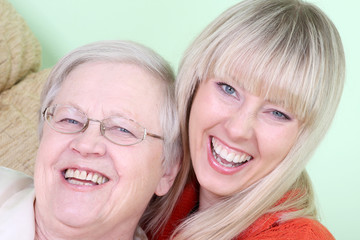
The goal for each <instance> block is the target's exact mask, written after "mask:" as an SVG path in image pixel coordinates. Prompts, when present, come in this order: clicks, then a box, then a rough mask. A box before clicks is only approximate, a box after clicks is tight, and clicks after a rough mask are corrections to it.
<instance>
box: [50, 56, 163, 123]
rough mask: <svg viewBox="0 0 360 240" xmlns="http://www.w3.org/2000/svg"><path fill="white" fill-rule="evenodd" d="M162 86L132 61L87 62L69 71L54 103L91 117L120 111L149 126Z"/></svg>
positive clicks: (154, 115)
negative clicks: (77, 109)
mask: <svg viewBox="0 0 360 240" xmlns="http://www.w3.org/2000/svg"><path fill="white" fill-rule="evenodd" d="M164 87H165V86H164V84H163V83H162V82H161V80H159V79H156V78H154V77H153V76H152V75H151V74H150V73H148V72H147V71H145V70H143V69H142V68H140V67H138V66H136V65H134V64H127V63H114V62H88V63H84V64H81V65H79V66H78V67H76V68H75V69H74V70H73V71H72V72H70V74H69V75H68V76H67V77H66V79H65V80H64V82H63V84H62V86H61V88H60V90H59V92H58V94H57V95H56V97H55V99H54V103H59V104H68V105H75V106H78V107H80V108H81V110H82V111H84V112H85V113H87V114H88V115H90V116H91V117H94V118H95V117H96V118H103V117H106V116H109V115H114V114H116V115H119V114H120V115H125V116H126V117H128V118H132V119H134V120H136V121H139V122H141V123H143V124H145V123H148V124H149V125H152V124H154V122H157V121H158V116H159V108H160V104H161V101H162V96H163V92H164Z"/></svg>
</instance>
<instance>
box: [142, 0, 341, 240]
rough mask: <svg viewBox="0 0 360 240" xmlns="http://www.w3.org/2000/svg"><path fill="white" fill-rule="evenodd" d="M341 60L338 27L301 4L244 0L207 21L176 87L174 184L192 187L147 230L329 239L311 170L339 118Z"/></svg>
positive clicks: (161, 234)
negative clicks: (180, 150) (177, 167)
mask: <svg viewBox="0 0 360 240" xmlns="http://www.w3.org/2000/svg"><path fill="white" fill-rule="evenodd" d="M344 62H345V61H344V53H343V47H342V43H341V40H340V37H339V34H338V32H337V30H336V28H335V26H334V25H333V23H332V22H331V21H330V20H329V18H328V17H327V16H325V14H324V13H323V12H322V11H321V10H319V9H318V8H317V7H315V6H314V5H312V4H309V3H305V2H303V1H301V0H272V1H268V0H245V1H242V2H240V3H238V4H237V5H235V6H233V7H231V8H230V9H228V10H227V11H225V12H224V13H223V14H221V15H220V16H219V17H218V18H217V19H216V20H215V21H214V22H212V23H211V24H210V25H209V26H208V27H207V28H206V29H205V30H204V31H203V32H202V33H201V34H200V36H199V37H198V38H196V39H195V41H194V43H193V44H192V45H191V46H190V47H189V48H188V50H187V51H186V54H185V57H184V59H183V61H182V64H181V67H180V70H179V75H178V81H177V85H176V88H177V89H176V94H177V99H178V108H179V115H180V122H181V127H182V135H183V137H184V148H185V149H184V162H183V166H182V167H183V170H182V173H181V175H179V178H178V180H180V181H177V182H176V185H177V187H178V188H179V189H182V187H183V186H184V185H185V183H186V181H187V185H186V187H185V189H184V191H183V192H182V195H181V198H180V200H179V201H178V202H177V205H176V206H175V209H174V210H173V211H172V213H171V212H170V214H169V215H170V216H167V217H168V218H167V219H168V222H167V223H166V224H165V227H163V228H160V227H161V224H160V225H158V226H159V228H160V230H158V232H157V233H156V231H152V232H150V235H152V236H153V238H154V239H169V238H172V239H187V240H189V239H196V240H200V239H206V240H208V239H216V240H219V239H226V240H229V239H312V240H314V239H333V236H332V235H331V234H330V233H329V231H328V230H327V229H326V228H325V227H324V226H322V225H321V224H320V223H319V222H318V221H317V218H318V215H317V211H316V206H315V203H314V196H313V190H312V186H311V183H310V179H309V176H308V175H307V173H306V170H305V166H306V163H307V162H308V160H309V159H310V157H311V155H312V154H313V153H314V150H315V149H316V147H317V145H318V144H319V142H320V140H321V139H322V138H323V136H324V134H325V133H326V131H327V130H328V128H329V126H330V123H331V121H332V119H333V117H334V114H335V111H336V108H337V106H338V103H339V100H340V96H341V93H342V89H343V83H344V68H345V66H344V65H345V63H344ZM186 174H187V176H188V177H184V175H186ZM182 179H183V181H181V180H182ZM174 195H176V194H175V193H174ZM170 200H173V201H169V204H168V206H166V207H168V208H171V204H172V202H174V200H175V199H170ZM179 223H181V224H180V225H179ZM147 226H150V227H148V229H151V228H153V226H154V225H152V223H151V222H150V223H149V224H148V225H147ZM176 226H177V228H176ZM170 236H171V237H170Z"/></svg>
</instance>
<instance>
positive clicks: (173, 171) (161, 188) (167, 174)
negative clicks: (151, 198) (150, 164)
mask: <svg viewBox="0 0 360 240" xmlns="http://www.w3.org/2000/svg"><path fill="white" fill-rule="evenodd" d="M179 169H180V161H178V162H177V163H176V164H174V165H172V166H169V167H167V169H165V171H164V175H163V176H162V177H161V178H160V181H159V184H158V185H157V187H156V190H155V194H156V195H158V196H163V195H165V194H166V193H167V192H168V191H169V189H170V188H171V186H172V185H173V183H174V181H175V178H176V175H177V174H178V172H179Z"/></svg>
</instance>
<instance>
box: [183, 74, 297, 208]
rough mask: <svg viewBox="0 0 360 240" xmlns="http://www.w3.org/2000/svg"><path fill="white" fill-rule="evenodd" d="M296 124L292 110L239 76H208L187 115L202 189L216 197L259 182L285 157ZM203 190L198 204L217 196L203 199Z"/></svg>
mask: <svg viewBox="0 0 360 240" xmlns="http://www.w3.org/2000/svg"><path fill="white" fill-rule="evenodd" d="M298 130H299V122H298V120H297V119H296V118H295V116H293V114H291V113H290V112H288V111H286V110H285V109H283V108H282V107H281V106H277V105H274V104H272V103H270V102H268V101H266V100H265V99H263V98H261V97H258V96H255V95H252V94H250V93H249V92H246V91H245V90H243V89H242V88H240V87H238V84H237V83H236V82H235V81H233V80H226V81H224V80H223V79H216V78H212V79H209V80H206V81H204V82H203V83H201V84H200V85H199V87H198V89H197V92H196V94H195V98H194V101H193V104H192V107H191V111H190V119H189V139H190V142H189V144H190V153H191V159H192V163H193V166H194V170H195V173H196V176H197V179H198V181H199V183H200V185H201V192H202V193H204V192H207V194H205V195H206V196H211V197H210V198H215V199H216V198H217V197H219V196H227V195H231V194H234V193H236V192H239V191H241V190H243V189H245V188H246V187H248V186H250V185H251V184H253V183H255V182H256V181H258V180H259V179H261V178H262V177H264V176H265V175H267V174H268V173H269V172H270V171H272V170H273V169H274V168H275V167H276V166H277V165H278V164H279V163H280V162H281V161H282V160H283V159H284V158H285V156H286V154H287V153H288V152H289V150H290V149H291V147H292V146H293V144H294V142H295V139H296V137H297V134H298ZM202 193H200V204H201V203H202V202H204V203H205V205H206V202H207V201H209V202H210V201H211V202H213V201H214V199H212V200H210V199H208V200H205V199H204V198H203V199H202V197H201V196H202V195H203V194H202ZM207 198H208V197H207ZM215 201H216V200H215Z"/></svg>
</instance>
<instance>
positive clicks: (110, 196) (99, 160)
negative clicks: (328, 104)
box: [35, 61, 169, 239]
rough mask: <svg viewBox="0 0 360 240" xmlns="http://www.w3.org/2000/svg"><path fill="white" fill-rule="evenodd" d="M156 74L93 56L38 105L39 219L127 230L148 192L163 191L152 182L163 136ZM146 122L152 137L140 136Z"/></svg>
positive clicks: (134, 222)
mask: <svg viewBox="0 0 360 240" xmlns="http://www.w3.org/2000/svg"><path fill="white" fill-rule="evenodd" d="M156 81H158V80H157V79H155V78H154V77H153V76H152V75H151V74H149V73H148V72H146V71H144V70H143V69H142V68H140V67H138V66H136V65H133V64H125V63H113V62H105V63H104V62H96V61H95V62H88V63H83V64H81V65H80V66H78V67H76V68H75V69H74V70H72V71H71V72H70V74H69V75H68V76H67V77H66V78H65V80H64V82H63V83H62V85H61V88H60V90H59V92H58V93H57V94H56V96H55V98H54V100H53V101H52V102H51V103H50V106H48V107H47V108H46V109H45V111H44V112H43V117H44V119H45V123H44V127H43V132H42V138H41V142H40V146H39V151H38V155H37V162H36V168H35V189H36V196H37V197H36V205H35V211H37V213H38V214H39V216H41V217H39V219H38V224H40V225H41V224H44V222H43V221H49V222H50V223H52V224H54V225H59V224H60V225H62V224H64V225H66V226H68V227H70V228H79V227H81V228H84V232H85V231H88V230H89V229H88V228H92V227H93V226H98V224H99V223H101V224H102V225H104V226H106V227H104V228H103V229H102V230H103V231H108V232H113V233H120V232H123V231H125V232H126V231H128V230H127V228H129V226H132V227H131V228H132V229H134V227H136V225H137V223H138V221H139V218H140V217H141V215H142V213H143V212H144V210H145V208H146V207H147V204H148V202H149V201H150V199H151V197H152V196H153V194H154V191H155V193H156V194H158V195H162V194H164V193H166V192H167V190H168V187H165V188H164V186H165V185H163V184H160V183H159V182H160V181H161V179H162V176H163V167H162V162H163V141H162V140H161V139H157V138H161V137H160V136H161V135H162V128H161V124H160V120H159V115H160V107H159V106H161V101H163V99H162V97H161V92H162V91H163V88H164V86H163V85H162V84H156ZM149 89H151V91H149ZM159 96H160V97H159ZM145 128H146V129H148V134H149V135H151V136H153V137H151V136H150V137H148V138H146V139H145V140H143V139H142V138H144V136H145V133H146V130H145ZM167 186H169V185H167ZM44 209H45V210H46V211H43V210H44ZM51 221H52V222H51ZM119 223H122V224H121V225H120V226H119ZM105 239H112V238H111V237H107V238H105Z"/></svg>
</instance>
